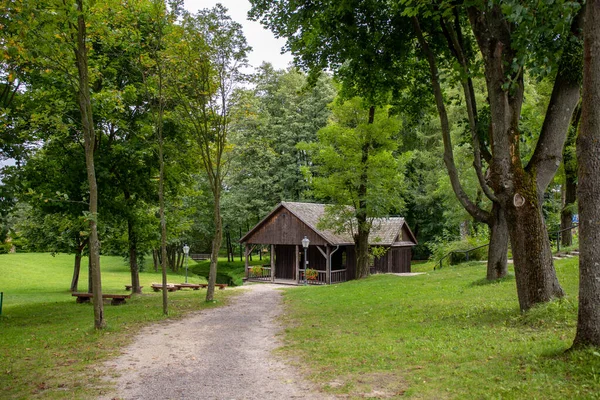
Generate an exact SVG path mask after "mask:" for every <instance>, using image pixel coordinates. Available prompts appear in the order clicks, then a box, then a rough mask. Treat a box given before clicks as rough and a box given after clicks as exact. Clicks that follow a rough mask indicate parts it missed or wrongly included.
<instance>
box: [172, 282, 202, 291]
mask: <svg viewBox="0 0 600 400" xmlns="http://www.w3.org/2000/svg"><path fill="white" fill-rule="evenodd" d="M174 286H175V287H176V288H177V289H185V288H189V289H194V290H198V289H200V288H201V287H202V286H201V285H199V284H197V283H179V284H175V285H174Z"/></svg>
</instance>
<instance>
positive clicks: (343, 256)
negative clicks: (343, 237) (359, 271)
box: [342, 250, 346, 268]
mask: <svg viewBox="0 0 600 400" xmlns="http://www.w3.org/2000/svg"><path fill="white" fill-rule="evenodd" d="M342 267H343V268H346V250H344V251H343V252H342Z"/></svg>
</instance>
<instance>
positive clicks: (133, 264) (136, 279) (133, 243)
mask: <svg viewBox="0 0 600 400" xmlns="http://www.w3.org/2000/svg"><path fill="white" fill-rule="evenodd" d="M127 237H128V240H129V270H130V271H131V293H137V294H140V293H142V289H141V288H140V269H139V266H138V263H137V237H136V235H135V229H134V222H133V221H132V220H131V218H128V220H127Z"/></svg>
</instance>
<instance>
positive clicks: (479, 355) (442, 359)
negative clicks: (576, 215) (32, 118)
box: [281, 258, 600, 399]
mask: <svg viewBox="0 0 600 400" xmlns="http://www.w3.org/2000/svg"><path fill="white" fill-rule="evenodd" d="M432 267H433V264H431V263H429V264H418V265H415V266H414V268H413V271H419V270H421V271H427V274H425V275H419V276H412V277H399V276H394V275H376V276H372V277H370V278H368V279H366V280H363V281H352V282H347V283H344V284H340V285H334V286H329V287H308V288H301V289H296V290H290V291H286V293H285V302H286V309H287V312H286V315H285V321H284V323H285V325H286V326H287V328H286V330H285V347H284V348H283V349H282V350H281V351H282V352H283V353H284V354H286V355H288V356H289V357H292V358H293V359H295V360H296V361H297V364H298V366H300V367H301V368H302V369H303V370H304V372H305V373H306V374H307V375H308V378H309V379H310V380H311V381H312V382H314V385H315V387H318V388H320V389H321V390H324V391H325V392H329V393H334V394H342V395H346V396H348V397H349V398H357V399H358V398H381V399H387V398H417V399H598V398H600V350H599V349H589V350H584V351H575V352H566V350H567V349H569V347H570V345H571V343H572V341H573V338H574V335H575V327H576V319H577V290H578V289H577V287H578V259H577V258H571V259H568V260H560V261H557V262H556V269H557V273H558V275H559V280H560V282H561V284H562V285H563V288H564V289H565V291H566V292H567V296H566V297H565V298H564V299H562V300H559V301H555V302H552V303H550V304H546V305H542V306H539V307H536V308H535V309H533V310H530V311H528V312H526V313H521V312H520V311H519V307H518V302H517V297H516V286H515V280H514V277H509V278H507V279H505V280H503V281H501V282H497V283H491V284H490V283H487V282H486V281H485V280H484V279H482V278H483V277H485V264H484V263H478V262H474V263H467V264H461V265H458V266H454V267H446V268H444V269H442V270H439V271H432V269H433V268H432ZM511 274H512V271H511Z"/></svg>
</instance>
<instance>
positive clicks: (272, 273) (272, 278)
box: [271, 244, 275, 282]
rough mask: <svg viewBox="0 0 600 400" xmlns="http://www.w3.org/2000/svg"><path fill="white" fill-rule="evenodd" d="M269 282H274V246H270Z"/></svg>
mask: <svg viewBox="0 0 600 400" xmlns="http://www.w3.org/2000/svg"><path fill="white" fill-rule="evenodd" d="M271 282H275V245H274V244H272V245H271Z"/></svg>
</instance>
